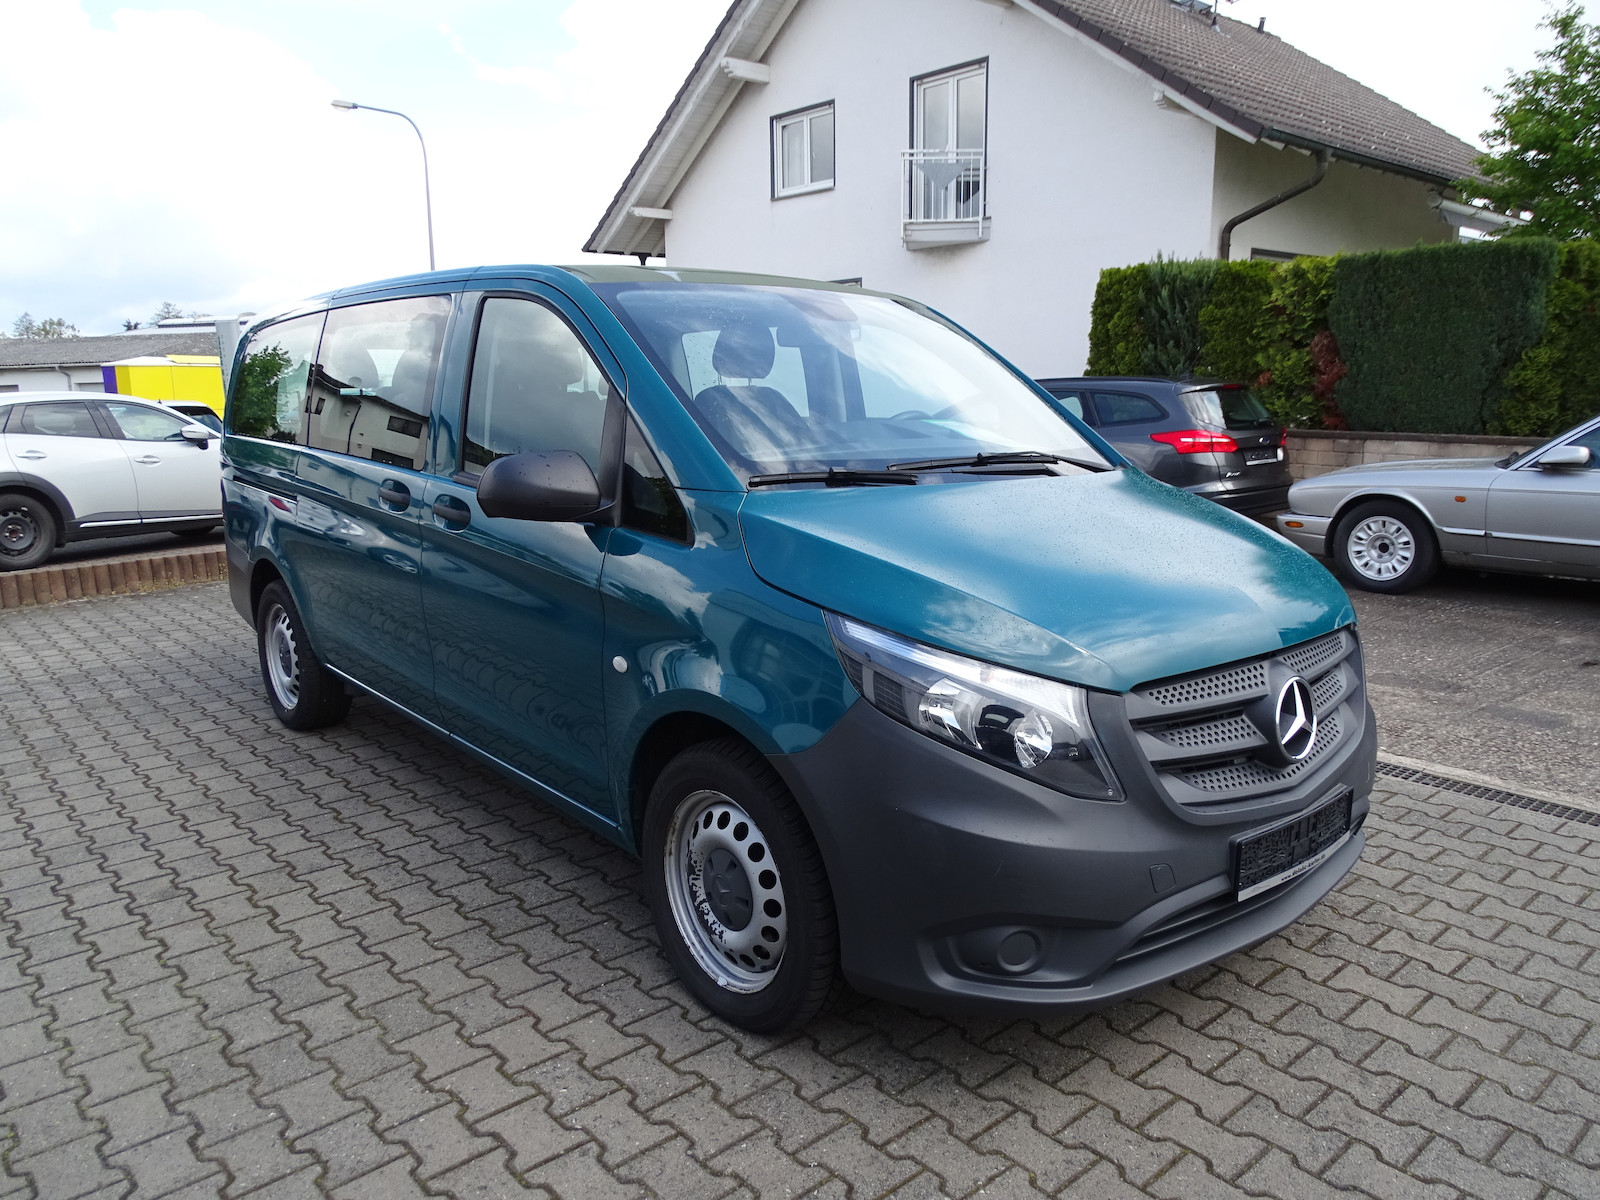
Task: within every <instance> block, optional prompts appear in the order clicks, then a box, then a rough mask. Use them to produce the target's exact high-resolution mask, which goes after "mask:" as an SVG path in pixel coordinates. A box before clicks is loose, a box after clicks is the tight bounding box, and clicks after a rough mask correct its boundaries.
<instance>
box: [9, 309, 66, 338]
mask: <svg viewBox="0 0 1600 1200" xmlns="http://www.w3.org/2000/svg"><path fill="white" fill-rule="evenodd" d="M11 336H12V337H19V338H36V339H39V340H42V341H54V340H56V339H58V338H75V337H78V336H80V335H79V333H78V327H77V326H76V325H73V324H70V323H69V322H68V321H67V319H66V318H65V317H46V318H45V319H44V320H42V321H35V320H34V319H33V315H32V314H31V313H23V314H22V315H21V316H20V317H18V318H17V319H16V320H15V321H13V322H11Z"/></svg>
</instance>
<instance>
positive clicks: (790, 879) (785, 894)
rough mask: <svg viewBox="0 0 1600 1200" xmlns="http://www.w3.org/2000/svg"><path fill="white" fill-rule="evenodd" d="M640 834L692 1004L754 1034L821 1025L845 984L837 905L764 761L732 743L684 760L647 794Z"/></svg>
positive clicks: (652, 892)
mask: <svg viewBox="0 0 1600 1200" xmlns="http://www.w3.org/2000/svg"><path fill="white" fill-rule="evenodd" d="M686 822H687V823H688V824H689V825H690V826H692V828H685V824H686ZM745 826H748V829H746V828H745ZM643 834H644V836H643V843H644V846H643V850H644V876H645V890H646V893H647V895H648V897H649V900H650V906H651V908H652V909H653V911H654V913H655V920H656V930H657V931H658V933H659V934H660V936H661V946H662V949H663V951H664V952H665V953H666V956H667V958H668V960H669V961H670V962H671V963H672V965H673V967H674V968H675V969H676V970H677V972H678V976H679V978H681V979H682V980H683V982H684V984H685V985H686V986H687V987H688V989H689V990H690V991H691V992H692V993H693V994H694V996H695V998H696V999H697V1000H699V1001H700V1003H702V1004H704V1005H705V1006H706V1007H707V1008H709V1009H710V1010H711V1011H712V1012H714V1013H716V1014H717V1016H719V1017H721V1018H722V1019H723V1020H725V1021H728V1022H730V1023H732V1024H734V1025H739V1026H742V1027H743V1028H745V1029H749V1030H751V1031H753V1032H756V1033H776V1032H778V1031H780V1030H784V1029H790V1028H793V1027H794V1026H796V1025H800V1024H803V1023H804V1022H806V1021H808V1020H810V1019H811V1018H812V1017H814V1016H815V1015H816V1014H817V1013H818V1012H819V1011H820V1010H821V1009H822V1006H823V1005H824V1004H825V1003H826V1002H827V1000H828V998H829V994H830V992H831V990H832V988H833V984H834V981H835V978H836V976H837V973H838V962H839V933H838V925H837V923H836V921H835V917H834V910H833V894H832V892H831V890H830V889H829V887H828V874H827V871H826V870H825V869H824V867H823V863H822V855H821V854H820V853H819V852H818V850H817V844H816V841H815V840H814V839H813V838H812V836H811V831H810V829H809V828H807V826H806V822H805V818H804V817H803V816H802V815H801V813H800V809H799V806H798V805H796V804H795V802H794V798H793V797H792V796H791V795H790V794H789V790H788V789H787V788H786V787H784V785H783V781H782V780H781V779H779V778H778V775H777V773H776V772H775V771H773V769H772V767H771V765H770V764H769V763H768V762H767V761H766V759H764V758H763V757H762V756H761V755H760V754H759V753H757V752H756V751H755V750H754V749H753V748H751V747H750V746H749V745H747V744H746V743H744V742H741V741H738V740H736V739H733V738H727V739H722V740H718V741H711V742H704V743H702V744H700V745H698V746H692V747H690V748H689V749H687V750H685V751H683V753H681V754H679V755H678V757H676V758H674V759H673V760H672V761H671V762H670V763H668V764H667V766H666V769H665V770H663V771H662V772H661V775H660V777H659V778H658V779H657V780H656V783H655V786H654V787H653V788H652V789H651V791H650V800H649V804H648V806H647V808H646V809H645V818H644V830H643ZM762 864H767V865H762ZM712 872H715V874H712ZM730 885H731V886H730ZM741 888H742V897H741V894H740V892H741ZM741 904H742V908H741ZM741 914H743V915H744V916H745V923H744V924H741V925H739V928H738V929H733V928H732V926H733V925H734V924H736V923H738V921H739V919H740V916H741ZM719 917H720V918H725V919H727V924H726V925H724V924H722V923H721V921H719V920H718V919H717V918H719ZM773 935H776V936H773ZM746 941H749V942H750V943H752V944H751V945H749V946H748V948H747V950H745V949H741V948H740V947H742V946H743V945H744V943H745V942H746ZM774 948H775V949H776V950H777V953H776V955H774V954H773V953H771V950H772V949H774ZM719 951H720V954H719ZM741 960H742V961H741Z"/></svg>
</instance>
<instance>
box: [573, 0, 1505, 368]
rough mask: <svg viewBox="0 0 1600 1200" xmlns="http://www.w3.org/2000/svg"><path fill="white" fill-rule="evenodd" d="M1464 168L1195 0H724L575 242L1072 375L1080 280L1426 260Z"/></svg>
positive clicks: (1085, 314) (1400, 113) (1326, 73)
mask: <svg viewBox="0 0 1600 1200" xmlns="http://www.w3.org/2000/svg"><path fill="white" fill-rule="evenodd" d="M1373 36H1374V37H1381V36H1382V32H1381V30H1374V32H1373ZM1475 154H1476V151H1475V150H1474V148H1473V147H1472V146H1469V145H1468V144H1467V143H1465V142H1463V141H1461V140H1460V139H1458V138H1456V137H1453V136H1452V135H1450V134H1449V133H1446V132H1445V131H1444V130H1442V129H1440V128H1438V127H1437V126H1435V125H1432V124H1430V123H1429V122H1427V121H1425V120H1424V119H1423V118H1421V117H1419V116H1418V115H1417V114H1415V113H1413V112H1411V111H1409V110H1408V109H1406V108H1403V107H1402V106H1400V105H1398V104H1396V103H1394V102H1393V101H1391V100H1388V99H1386V98H1385V97H1383V96H1381V95H1379V94H1378V93H1377V92H1375V91H1373V90H1372V89H1371V88H1368V87H1365V86H1363V85H1362V84H1360V83H1358V82H1357V81H1356V80H1354V79H1351V78H1350V77H1349V76H1346V75H1344V74H1341V73H1340V72H1338V71H1336V70H1334V69H1333V68H1331V67H1329V66H1327V65H1326V64H1325V63H1322V62H1319V61H1318V60H1317V59H1315V58H1313V57H1311V56H1310V55H1309V54H1306V53H1304V52H1302V51H1300V50H1298V49H1296V48H1295V47H1293V46H1291V45H1289V44H1288V43H1286V42H1284V41H1283V40H1281V39H1280V38H1278V37H1276V36H1274V35H1273V34H1272V33H1270V32H1267V31H1265V30H1263V29H1261V28H1258V27H1257V26H1255V25H1251V24H1245V23H1241V22H1239V21H1234V20H1230V19H1228V18H1226V17H1222V16H1220V15H1219V14H1218V13H1216V12H1215V11H1214V9H1213V5H1212V4H1210V3H1207V2H1205V0H871V3H862V2H861V0H733V3H732V4H731V6H730V7H729V9H728V12H727V14H726V16H725V17H724V18H723V20H722V23H721V24H720V25H719V26H718V28H717V31H716V33H715V34H714V35H713V37H712V39H711V41H710V43H709V44H708V45H707V47H706V49H705V51H704V53H702V55H701V56H700V59H699V61H698V62H697V63H696V64H695V66H694V69H693V70H692V71H691V72H690V74H689V77H688V79H687V80H686V81H685V82H684V84H683V87H682V89H681V90H680V91H679V92H678V95H677V97H676V98H675V99H674V100H673V102H672V105H671V107H670V108H669V109H668V111H667V113H666V114H665V116H664V117H663V118H662V120H661V122H660V124H659V125H658V126H657V128H656V130H655V133H654V134H653V135H652V136H651V138H650V140H649V143H648V144H647V145H646V146H645V148H644V150H643V152H642V153H641V154H640V156H639V158H638V160H637V162H636V163H635V164H634V167H633V169H632V171H631V172H630V173H629V175H628V177H627V179H626V180H625V181H624V182H623V185H622V187H621V189H620V190H619V191H618V192H617V194H616V196H615V198H614V199H613V200H612V202H611V204H610V206H609V207H608V208H607V209H606V212H605V214H604V215H603V217H602V218H601V220H600V223H599V225H598V226H597V227H596V229H595V230H594V232H593V234H592V235H591V236H590V238H589V241H588V243H587V244H586V245H585V247H584V248H585V249H586V250H589V251H593V252H601V253H613V254H626V255H636V256H638V257H639V258H640V260H641V261H644V260H645V259H646V258H650V257H665V258H666V260H667V265H668V266H684V267H690V266H696V267H720V268H727V269H734V270H748V271H768V272H774V273H781V274H794V275H805V276H810V277H814V278H821V279H835V280H860V281H862V282H863V283H864V284H865V285H866V286H868V287H873V288H881V289H884V290H888V291H895V292H903V293H905V294H908V295H911V296H915V297H916V298H918V299H920V300H923V301H925V302H927V303H929V304H931V305H933V306H934V307H936V308H938V309H940V310H941V311H943V312H946V313H948V314H949V315H950V316H951V317H953V318H954V319H955V320H957V321H960V322H961V323H963V324H965V325H967V326H968V327H969V328H971V329H972V330H974V331H975V332H976V333H977V334H978V335H979V336H981V337H983V338H985V339H986V340H988V341H989V342H990V343H991V344H993V345H994V346H996V347H997V348H998V349H999V350H1000V351H1001V352H1002V353H1004V354H1006V355H1008V356H1009V357H1011V358H1012V359H1013V360H1014V361H1015V362H1017V363H1018V365H1020V366H1021V367H1023V368H1024V369H1025V370H1028V371H1030V372H1032V373H1034V374H1036V375H1073V374H1077V373H1078V372H1080V371H1081V370H1082V368H1083V364H1084V360H1085V357H1086V356H1087V351H1088V329H1089V306H1090V301H1091V299H1092V297H1093V294H1094V288H1095V283H1096V281H1097V279H1098V277H1099V273H1100V270H1101V269H1102V268H1104V267H1108V266H1124V265H1127V264H1129V263H1136V262H1144V261H1147V260H1150V259H1153V258H1155V257H1156V255H1157V254H1165V255H1167V256H1169V257H1177V258H1185V259H1187V258H1200V257H1213V256H1217V255H1219V254H1222V255H1224V256H1226V257H1231V258H1251V257H1256V258H1272V259H1284V258H1292V257H1294V256H1296V255H1299V254H1331V253H1335V252H1338V251H1358V250H1371V249H1381V248H1392V247H1403V246H1412V245H1415V244H1417V243H1418V242H1436V241H1446V240H1453V239H1455V238H1456V237H1457V236H1458V229H1459V228H1460V227H1462V226H1468V227H1477V228H1482V227H1483V226H1484V225H1485V223H1486V222H1492V221H1493V220H1494V218H1493V217H1492V216H1490V215H1488V214H1484V213H1482V212H1481V211H1480V210H1476V209H1473V208H1471V207H1469V206H1467V205H1464V204H1462V203H1460V202H1459V200H1458V198H1457V197H1456V195H1455V193H1454V192H1453V190H1452V187H1451V183H1452V181H1453V180H1456V179H1459V178H1462V177H1465V176H1467V175H1469V174H1470V173H1472V171H1473V169H1474V167H1473V159H1474V156H1475ZM1286 192H1295V194H1293V195H1291V196H1285V195H1284V194H1285V193H1286ZM1274 199H1277V200H1279V201H1280V202H1278V203H1276V204H1274V205H1272V206H1271V207H1268V208H1265V209H1264V210H1263V211H1261V212H1260V213H1259V215H1255V216H1248V217H1247V219H1242V220H1241V219H1240V218H1241V217H1246V216H1247V214H1249V213H1250V212H1251V210H1253V209H1256V208H1258V206H1261V205H1262V204H1263V202H1267V201H1270V200H1274Z"/></svg>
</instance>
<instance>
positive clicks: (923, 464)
mask: <svg viewBox="0 0 1600 1200" xmlns="http://www.w3.org/2000/svg"><path fill="white" fill-rule="evenodd" d="M1054 463H1067V464H1068V465H1069V466H1074V467H1082V468H1083V469H1084V470H1085V471H1109V470H1110V469H1111V468H1110V467H1109V466H1108V465H1107V464H1105V463H1100V462H1090V461H1087V460H1085V459H1080V458H1067V457H1066V456H1064V455H1061V454H1046V453H1045V452H1044V451H1042V450H1012V451H1002V452H999V453H995V454H973V455H969V456H968V457H966V458H924V459H922V460H920V461H918V462H903V463H890V464H889V470H891V471H938V470H941V469H943V468H945V467H1000V466H1023V465H1030V464H1036V465H1043V466H1049V465H1051V464H1054Z"/></svg>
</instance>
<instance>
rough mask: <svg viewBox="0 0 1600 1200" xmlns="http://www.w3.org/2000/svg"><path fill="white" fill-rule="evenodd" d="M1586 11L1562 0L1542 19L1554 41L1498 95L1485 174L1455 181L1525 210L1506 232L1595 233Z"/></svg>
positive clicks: (1595, 145) (1593, 43)
mask: <svg viewBox="0 0 1600 1200" xmlns="http://www.w3.org/2000/svg"><path fill="white" fill-rule="evenodd" d="M1583 15H1584V13H1583V6H1582V5H1581V4H1578V3H1576V2H1575V0H1566V4H1565V6H1564V7H1562V8H1560V9H1558V10H1552V11H1551V13H1550V15H1549V16H1547V17H1546V18H1545V20H1544V22H1543V25H1544V27H1545V28H1547V29H1549V30H1551V31H1552V32H1553V33H1554V34H1555V36H1556V44H1555V45H1554V46H1553V47H1551V48H1550V49H1548V50H1541V51H1540V52H1539V61H1540V64H1541V65H1539V66H1537V67H1535V68H1534V69H1533V70H1531V71H1528V72H1526V73H1524V74H1522V75H1516V76H1513V77H1512V78H1511V80H1510V82H1509V83H1508V84H1507V86H1506V90H1505V91H1503V92H1496V93H1495V99H1496V100H1497V101H1498V102H1499V103H1498V106H1497V107H1496V108H1495V112H1494V116H1495V127H1494V128H1493V129H1490V130H1487V131H1485V133H1484V135H1483V137H1484V141H1485V142H1486V143H1487V145H1488V147H1489V150H1488V152H1487V153H1485V154H1481V155H1479V156H1478V160H1477V164H1478V169H1479V170H1480V171H1482V172H1483V176H1484V178H1482V179H1463V180H1459V181H1457V183H1456V187H1457V188H1458V189H1459V190H1460V192H1461V194H1462V195H1463V196H1465V197H1466V198H1467V199H1469V200H1483V201H1487V202H1488V203H1489V204H1490V205H1492V206H1493V207H1495V208H1497V209H1499V210H1501V211H1502V212H1519V213H1530V214H1531V220H1530V221H1529V222H1528V224H1526V225H1523V226H1519V227H1517V228H1515V229H1513V230H1510V231H1509V234H1510V235H1511V236H1522V237H1528V236H1533V237H1554V238H1560V239H1562V240H1563V241H1565V240H1568V239H1571V238H1579V237H1600V26H1595V25H1590V24H1588V23H1586V22H1585V21H1584V19H1583Z"/></svg>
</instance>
